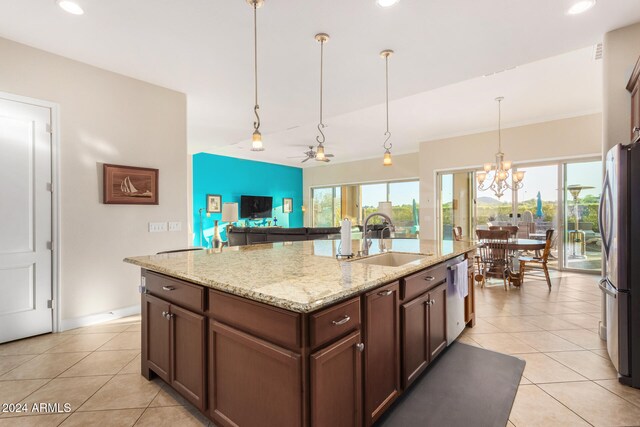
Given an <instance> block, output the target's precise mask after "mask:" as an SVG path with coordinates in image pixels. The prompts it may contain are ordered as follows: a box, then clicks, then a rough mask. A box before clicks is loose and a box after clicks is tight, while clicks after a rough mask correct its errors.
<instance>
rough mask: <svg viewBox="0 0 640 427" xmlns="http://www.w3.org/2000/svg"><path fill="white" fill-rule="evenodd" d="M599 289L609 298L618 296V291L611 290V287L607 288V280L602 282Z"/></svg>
mask: <svg viewBox="0 0 640 427" xmlns="http://www.w3.org/2000/svg"><path fill="white" fill-rule="evenodd" d="M598 287H599V288H600V289H602V292H604V293H605V294H607V295H609V296H612V297H613V298H616V297H617V296H618V291H616V290H615V289H609V286H607V279H602V280H600V283H599V284H598Z"/></svg>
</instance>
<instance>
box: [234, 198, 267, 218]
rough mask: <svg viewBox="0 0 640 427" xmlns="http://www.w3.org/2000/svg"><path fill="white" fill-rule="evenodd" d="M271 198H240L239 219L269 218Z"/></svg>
mask: <svg viewBox="0 0 640 427" xmlns="http://www.w3.org/2000/svg"><path fill="white" fill-rule="evenodd" d="M272 205H273V197H266V196H240V217H241V218H271V216H272V215H271V208H272Z"/></svg>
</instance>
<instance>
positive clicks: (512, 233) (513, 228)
mask: <svg viewBox="0 0 640 427" xmlns="http://www.w3.org/2000/svg"><path fill="white" fill-rule="evenodd" d="M518 228H519V227H518V226H517V225H492V226H490V227H489V230H490V231H508V232H509V238H511V239H515V238H516V237H517V236H518Z"/></svg>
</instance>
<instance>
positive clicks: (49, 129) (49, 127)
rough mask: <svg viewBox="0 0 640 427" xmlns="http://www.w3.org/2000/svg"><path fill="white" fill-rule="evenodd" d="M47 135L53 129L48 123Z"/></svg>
mask: <svg viewBox="0 0 640 427" xmlns="http://www.w3.org/2000/svg"><path fill="white" fill-rule="evenodd" d="M47 133H53V128H52V127H51V125H50V124H49V123H47Z"/></svg>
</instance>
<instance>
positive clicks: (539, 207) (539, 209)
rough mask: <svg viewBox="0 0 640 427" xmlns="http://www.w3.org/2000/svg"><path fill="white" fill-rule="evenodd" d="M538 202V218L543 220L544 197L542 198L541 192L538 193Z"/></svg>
mask: <svg viewBox="0 0 640 427" xmlns="http://www.w3.org/2000/svg"><path fill="white" fill-rule="evenodd" d="M537 197H538V201H537V202H536V216H537V217H538V218H542V196H540V192H539V191H538V196H537Z"/></svg>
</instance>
